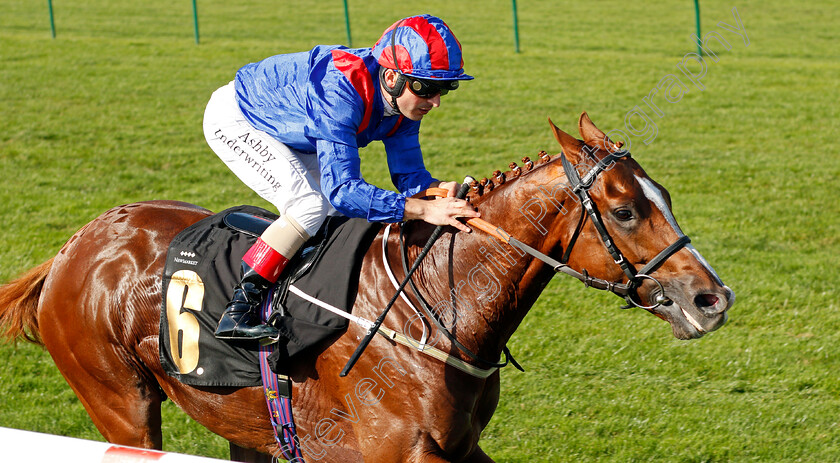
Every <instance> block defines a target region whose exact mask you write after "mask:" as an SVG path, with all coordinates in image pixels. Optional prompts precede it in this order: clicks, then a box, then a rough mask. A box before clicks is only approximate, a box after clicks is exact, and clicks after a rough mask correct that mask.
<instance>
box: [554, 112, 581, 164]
mask: <svg viewBox="0 0 840 463" xmlns="http://www.w3.org/2000/svg"><path fill="white" fill-rule="evenodd" d="M548 125H550V126H551V131H552V132H554V138H556V139H557V143H560V147H561V148H563V153H564V154H565V155H566V157H567V158H569V160H571V161H572V162H575V161H577V160H579V158H580V150H581V148H583V142H582V141H580V140H578V139H577V138H575V137H573V136H571V135H569V134H568V133H566V132H564V131H562V130H560V129H559V128H557V126H556V125H554V122H551V118H550V117H549V118H548Z"/></svg>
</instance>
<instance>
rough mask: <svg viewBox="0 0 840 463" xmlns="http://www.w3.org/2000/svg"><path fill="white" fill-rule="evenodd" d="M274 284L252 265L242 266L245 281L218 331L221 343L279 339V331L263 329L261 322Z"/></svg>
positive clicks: (242, 282) (227, 308)
mask: <svg viewBox="0 0 840 463" xmlns="http://www.w3.org/2000/svg"><path fill="white" fill-rule="evenodd" d="M269 287H271V282H270V281H268V280H266V279H265V278H263V277H262V276H260V274H258V273H257V272H255V271H254V270H253V269H252V268H251V267H250V266H249V265H248V264H246V263H245V262H242V281H240V282H239V284H238V285H236V287H235V288H234V290H233V299H231V301H230V302H229V303H228V305H227V307H226V308H225V313H223V314H222V318H221V319H220V320H219V327H218V328H216V337H217V338H219V339H246V340H247V339H253V340H260V339H264V338H276V337H277V335H278V334H279V332H278V331H277V328H274V327H273V326H269V325H263V324H262V322H261V321H260V315H259V308H260V304H261V303H262V301H263V299H264V298H265V295H266V293H267V292H268V289H269Z"/></svg>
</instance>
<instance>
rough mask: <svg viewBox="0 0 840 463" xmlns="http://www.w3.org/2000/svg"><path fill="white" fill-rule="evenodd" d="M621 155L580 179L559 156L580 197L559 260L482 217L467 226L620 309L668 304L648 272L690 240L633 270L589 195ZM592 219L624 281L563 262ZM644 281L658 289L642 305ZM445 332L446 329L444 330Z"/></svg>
mask: <svg viewBox="0 0 840 463" xmlns="http://www.w3.org/2000/svg"><path fill="white" fill-rule="evenodd" d="M622 158H630V152H629V151H626V150H621V151H616V152H614V153H612V152H611V153H609V154H608V155H607V156H604V158H602V159H601V160H600V161H598V163H597V164H596V165H595V167H593V168H592V169H591V170H589V171H588V172H587V173H586V175H584V176H583V178H581V177H580V175H579V174H578V172H577V170H576V169H575V168H574V167H573V166H572V164H571V163H570V162H569V160H568V159H566V155H565V154H561V155H560V162H561V163H562V165H563V170H564V171H565V173H566V179H567V180H568V181H569V187H570V188H571V189H572V191H573V192H574V194H575V196H577V197H578V199H579V200H580V203H581V206H582V211H581V217H580V220H579V222H578V225H577V227H576V228H575V233H574V235H573V237H572V238H571V240H570V242H569V245H568V246H567V248H566V251H565V253H564V254H563V257H562V261H558V260H556V259H554V258H552V257H549V256H547V255H545V254H543V253H542V252H540V251H538V250H536V249H534V248H532V247H531V246H529V245H527V244H525V243H523V242H521V241H519V240H518V239H516V238H515V237H513V236H511V235H510V234H509V233H508V232H506V231H505V230H504V229H502V228H501V227H498V226H496V225H493V224H491V223H489V222H487V221H485V220H483V219H479V218H472V219H468V220H467V225H470V226H471V227H474V228H477V229H479V230H481V231H483V232H485V233H487V234H489V235H490V236H493V237H494V238H497V239H499V240H501V241H503V242H505V243H507V244H509V245H511V246H513V247H515V248H517V249H519V250H521V251H523V252H525V253H527V254H529V255H530V256H532V257H534V258H536V259H538V260H540V261H542V262H544V263H545V264H548V265H549V266H550V267H551V268H552V269H553V270H554V271H555V272H556V273H564V274H566V275H569V276H571V277H573V278H576V279H578V280H580V281H581V282H582V283H583V284H584V285H585V286H586V287H587V288H589V287H592V288H595V289H600V290H604V291H609V292H611V293H613V294H615V295H617V296H619V297H621V298H623V299H624V300H625V301H626V302H627V305H625V306H622V307H621V308H622V309H629V308H632V307H639V308H641V309H645V310H653V309H655V308H657V307H659V306H660V305H670V304H671V303H672V302H671V300H670V299H668V297H667V296H665V288H664V287H663V286H662V283H660V282H659V280H657V279H656V278H654V277H652V276H651V275H650V274H651V273H653V272H654V271H656V269H657V268H659V266H661V265H662V264H663V263H664V262H665V261H666V260H668V258H670V257H671V256H672V255H674V254H676V253H677V252H678V251H679V250H680V249H682V248H683V247H685V245H687V244H688V243H690V242H691V239H690V238H689V237H688V236H686V235H683V236H681V237H680V238H678V239H677V240H676V241H675V242H674V243H672V244H671V245H669V246H668V247H666V248H665V249H663V250H662V251H660V252H659V254H657V255H656V256H655V257H654V258H653V259H651V261H650V262H648V263H647V265H645V266H644V267H642V269H641V270H639V271H637V270H636V269H635V267H634V266H633V264H631V263H630V262H629V261H628V260H627V259H626V258H625V257H624V254H622V253H621V251H620V250H619V249H618V247H616V245H615V242H614V241H613V239H612V237H611V236H610V234H609V232H608V231H607V228H606V226H605V225H604V221H603V219H602V218H601V214H600V212H599V211H598V208H597V206H595V203H594V202H593V201H592V197H591V196H590V195H589V188H591V187H592V185H593V184H594V183H595V180H596V179H597V177H598V174H600V173H601V172H603V171H605V170H607V168H608V167H609V166H610V164H612V163H613V162H615V161H618V160H620V159H622ZM426 194H427V195H435V196H441V195H442V196H446V190H443V189H440V188H430V189H429V190H427V191H426ZM587 217H588V218H589V219H590V220H592V223H593V225H595V229H596V230H598V235H599V236H600V237H601V241H602V242H603V243H604V246H605V247H606V249H607V252H609V253H610V256H612V259H613V261H614V262H615V263H616V264H617V265H618V266H619V267H621V269H622V271H624V274H625V275H627V279H628V280H627V283H616V282H613V281H607V280H603V279H601V278H596V277H592V276H590V275H589V273H588V272H587V271H586V269H584V270H583V271H582V272H578V271H577V270H575V269H573V268H571V267H569V265H567V264H566V262H568V259H569V255H570V254H571V250H572V247H573V246H574V244H575V242H576V241H577V237H578V235H579V234H580V232H581V230H582V229H583V223H584V220H585V219H586V218H587ZM644 280H651V281H653V282H654V283H655V284H656V285H657V287H658V288H659V292H658V294H657V296H656V299H655V301H654V304H653V305H650V306H646V305H643V304H640V303H638V302H636V301H635V300H634V299H633V296H636V297H637V298H638V293H637V291H636V290H637V289H638V288H639V287H640V286H641V285H642V283H643V282H644ZM444 332H446V331H444Z"/></svg>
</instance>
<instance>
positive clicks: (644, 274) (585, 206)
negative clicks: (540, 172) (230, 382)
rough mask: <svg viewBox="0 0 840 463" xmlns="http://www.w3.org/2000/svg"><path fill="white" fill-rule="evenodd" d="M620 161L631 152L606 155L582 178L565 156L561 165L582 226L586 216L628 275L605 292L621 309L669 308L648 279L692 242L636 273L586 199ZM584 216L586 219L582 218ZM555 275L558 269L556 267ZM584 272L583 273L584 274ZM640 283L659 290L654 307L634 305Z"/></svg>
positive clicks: (681, 239) (683, 242)
mask: <svg viewBox="0 0 840 463" xmlns="http://www.w3.org/2000/svg"><path fill="white" fill-rule="evenodd" d="M622 158H630V152H629V151H626V150H621V151H616V152H614V153H613V152H611V153H609V154H608V155H606V156H604V157H603V158H602V159H601V160H600V161H598V163H597V164H596V165H595V167H593V168H592V169H591V170H589V172H587V173H586V175H584V176H583V178H581V177H580V175H579V174H578V171H577V169H576V168H575V167H573V166H572V164H571V163H570V162H569V160H568V159H566V155H565V154H561V155H560V162H561V163H562V165H563V170H564V171H565V172H566V179H567V181H568V182H569V184H568V186H569V188H570V189H571V190H572V192H573V193H574V194H575V196H577V197H578V199H579V200H580V204H581V207H582V211H581V222H583V218H584V217H585V216H588V217H589V219H590V220H592V224H593V225H594V226H595V229H596V230H598V235H599V236H600V237H601V241H602V242H603V243H604V246H605V247H606V248H607V252H609V253H610V256H612V259H613V261H614V262H615V263H616V264H617V265H618V266H619V267H621V270H622V271H623V272H624V274H625V275H627V279H628V281H627V283H609V284H608V285H607V286H608V287H606V288H604V289H607V290H609V291H611V292H613V293H615V294H617V295H619V296H621V297H623V298H624V300H625V301H627V305H626V306H624V307H623V308H630V307H639V308H642V309H646V310H653V309H655V308H656V307H659V306H660V305H663V304H664V305H668V304H670V303H671V301H670V299H668V297H667V296H665V288H664V287H663V286H662V283H660V282H659V280H657V279H656V278H654V277H652V276H651V273H653V272H654V271H656V269H657V268H659V266H661V265H662V264H663V263H664V262H665V261H666V260H668V258H670V257H671V256H673V255H674V254H676V253H677V251H679V250H680V249H682V248H683V247H685V245H687V244H688V243H690V242H691V239H690V238H689V237H688V236H686V235H682V236H680V237H679V238H678V239H677V240H676V241H675V242H674V243H672V244H671V245H670V246H668V247H666V248H665V249H663V250H662V251H661V252H660V253H659V254H657V255H656V257H654V258H653V259H651V260H650V262H648V263H647V265H645V266H644V267H642V269H641V270H638V271H637V270H636V268H635V267H634V266H633V264H632V263H630V262H629V261H628V260H627V258H625V257H624V254H622V253H621V251H620V250H619V249H618V247H617V246H616V245H615V242H614V241H613V239H612V237H611V236H610V233H609V232H608V231H607V228H606V226H604V221H603V219H602V218H601V214H600V212H599V211H598V208H597V206H596V205H595V203H594V202H593V201H592V197H591V196H590V195H589V188H590V187H591V186H592V185H593V184H594V183H595V179H596V178H597V177H598V174H600V173H601V172H603V171H604V170H606V169H607V166H609V165H610V164H612V163H613V162H615V161H617V160H619V159H622ZM584 214H585V216H584ZM581 228H582V227H580V226H579V227H578V228H577V229H576V230H575V235H574V237H573V238H572V239H571V241H570V243H569V246H568V247H567V248H566V252H565V253H564V256H563V263H562V264H561V265H565V262H566V261H567V260H568V256H569V254H570V253H571V249H572V247H573V246H574V243H575V241H576V239H577V236H578V234H579V233H580V230H581ZM555 271H557V268H556V267H555ZM584 272H585V270H584ZM643 280H651V281H653V282H654V283H655V284H656V285H657V286H658V287H659V294H658V295H657V298H656V300H655V301H654V305H650V306H647V305H643V304H640V303H639V302H636V301H635V300H634V299H633V296H634V295H635V296H636V297H637V298H638V294H637V291H636V290H637V289H638V288H639V287H640V286H641V285H642V283H643ZM582 281H584V283H587V281H586V280H582Z"/></svg>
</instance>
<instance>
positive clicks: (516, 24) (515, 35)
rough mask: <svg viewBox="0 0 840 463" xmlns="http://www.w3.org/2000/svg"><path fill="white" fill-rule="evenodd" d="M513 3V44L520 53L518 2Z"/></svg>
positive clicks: (514, 0)
mask: <svg viewBox="0 0 840 463" xmlns="http://www.w3.org/2000/svg"><path fill="white" fill-rule="evenodd" d="M512 1H513V44H514V47H515V48H516V52H517V53H519V18H517V16H516V0H512Z"/></svg>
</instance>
